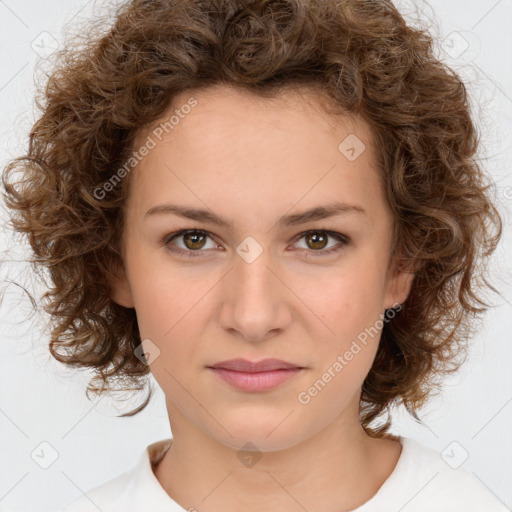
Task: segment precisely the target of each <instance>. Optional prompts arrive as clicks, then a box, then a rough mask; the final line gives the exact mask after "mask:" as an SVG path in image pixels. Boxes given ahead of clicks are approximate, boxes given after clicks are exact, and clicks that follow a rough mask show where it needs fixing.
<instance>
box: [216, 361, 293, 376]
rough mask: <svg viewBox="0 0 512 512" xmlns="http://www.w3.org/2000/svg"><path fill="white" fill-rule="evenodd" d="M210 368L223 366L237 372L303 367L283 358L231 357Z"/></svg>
mask: <svg viewBox="0 0 512 512" xmlns="http://www.w3.org/2000/svg"><path fill="white" fill-rule="evenodd" d="M208 368H223V369H225V370H234V371H237V372H249V373H255V372H266V371H271V370H287V369H290V368H301V366H298V365H296V364H293V363H288V362H287V361H282V360H281V359H262V360H261V361H257V362H251V361H248V360H247V359H240V358H238V359H229V360H227V361H220V362H219V363H215V364H214V365H211V366H209V367H208Z"/></svg>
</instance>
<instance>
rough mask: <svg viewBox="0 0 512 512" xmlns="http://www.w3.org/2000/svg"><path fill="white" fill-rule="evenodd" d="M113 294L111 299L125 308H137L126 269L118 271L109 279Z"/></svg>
mask: <svg viewBox="0 0 512 512" xmlns="http://www.w3.org/2000/svg"><path fill="white" fill-rule="evenodd" d="M109 283H110V288H111V293H110V298H111V299H112V300H113V301H114V302H115V303H116V304H119V305H120V306H123V307H125V308H133V307H135V305H134V302H133V296H132V291H131V288H130V283H129V282H128V277H127V275H126V271H125V270H124V268H122V269H119V270H117V271H116V273H115V275H113V276H111V277H110V278H109Z"/></svg>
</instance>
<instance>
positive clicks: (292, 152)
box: [131, 86, 383, 215]
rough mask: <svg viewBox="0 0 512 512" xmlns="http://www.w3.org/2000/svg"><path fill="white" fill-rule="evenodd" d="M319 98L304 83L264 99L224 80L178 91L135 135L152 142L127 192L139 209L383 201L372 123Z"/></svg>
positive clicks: (234, 210)
mask: <svg viewBox="0 0 512 512" xmlns="http://www.w3.org/2000/svg"><path fill="white" fill-rule="evenodd" d="M320 99H321V98H320V97H319V96H318V94H317V93H315V92H312V91H307V90H306V91H300V92H296V91H285V92H283V93H281V94H280V95H277V96H276V97H273V98H271V99H268V98H262V97H259V96H256V95H254V94H251V93H249V92H247V91H240V90H238V89H234V88H231V87H225V86H222V87H213V88H210V89H206V90H199V91H197V90H190V91H186V92H182V93H180V94H179V95H177V96H176V97H175V98H174V101H173V103H172V106H171V107H170V108H169V109H168V111H167V112H166V114H165V115H164V116H162V119H161V120H159V121H158V122H157V123H154V124H153V125H152V126H150V127H149V128H147V129H145V130H144V131H141V133H140V134H139V136H138V140H137V142H138V144H142V143H143V142H144V141H145V140H147V138H148V137H150V138H152V140H153V141H154V143H155V144H154V147H153V148H152V149H151V150H150V151H149V153H148V154H147V156H145V157H144V159H143V160H142V161H141V162H140V163H139V164H138V165H137V167H136V169H135V170H134V174H135V175H134V176H133V182H132V184H131V187H132V188H133V190H132V194H131V195H133V196H134V200H136V203H137V204H138V205H140V208H146V209H147V208H150V207H152V206H154V205H156V204H158V203H159V202H161V203H163V202H165V201H166V200H169V199H170V198H172V199H173V202H176V201H175V199H176V198H180V197H181V198H183V201H184V203H186V204H191V203H194V204H196V205H199V203H203V204H202V205H201V206H203V207H204V206H205V205H208V206H210V205H216V206H220V205H221V204H222V207H223V208H224V211H225V212H228V211H229V210H230V209H232V210H233V213H236V214H238V215H240V214H241V212H240V209H248V210H250V209H251V208H252V211H251V213H252V215H253V214H254V208H258V207H259V210H261V209H262V207H263V208H265V207H266V208H267V209H268V208H270V207H271V206H277V205H280V208H281V209H282V208H286V206H291V205H293V204H294V203H297V201H301V203H302V204H301V206H302V207H304V208H306V207H307V206H309V204H310V203H315V204H316V203H318V202H319V201H320V202H325V201H331V200H339V201H343V200H346V202H352V203H353V202H354V201H360V202H372V201H373V202H374V203H375V202H376V201H377V203H378V202H379V201H380V202H382V200H383V195H382V190H381V187H380V183H379V177H378V170H377V168H376V162H375V158H374V148H373V140H372V136H371V131H370V129H369V127H368V126H367V125H366V123H364V122H363V121H362V120H361V119H360V118H357V117H352V116H346V115H345V116H342V115H337V116H333V115H330V114H328V113H326V112H325V111H324V110H323V108H322V106H321V103H320ZM191 100H193V101H191ZM185 105H194V106H193V107H187V108H185V107H184V106H185ZM171 117H174V119H173V120H172V121H173V122H170V120H171ZM354 156H355V157H356V158H354ZM377 203H376V204H375V206H377ZM226 215H229V213H226Z"/></svg>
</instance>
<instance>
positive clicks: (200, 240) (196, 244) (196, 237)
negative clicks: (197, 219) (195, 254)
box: [183, 231, 207, 250]
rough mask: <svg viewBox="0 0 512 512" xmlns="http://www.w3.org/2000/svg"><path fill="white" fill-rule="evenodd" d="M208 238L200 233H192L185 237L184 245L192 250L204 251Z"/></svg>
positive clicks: (186, 234)
mask: <svg viewBox="0 0 512 512" xmlns="http://www.w3.org/2000/svg"><path fill="white" fill-rule="evenodd" d="M206 238H207V236H206V235H205V234H204V233H201V232H199V231H191V232H189V233H185V234H184V235H183V243H184V244H185V247H186V248H187V249H190V250H194V249H202V248H203V247H204V245H205V240H206Z"/></svg>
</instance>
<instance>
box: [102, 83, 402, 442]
mask: <svg viewBox="0 0 512 512" xmlns="http://www.w3.org/2000/svg"><path fill="white" fill-rule="evenodd" d="M191 98H193V100H191ZM184 105H194V106H193V107H190V108H187V107H183V106H184ZM175 110H178V111H179V113H180V115H179V116H177V117H175V119H174V123H175V124H174V125H173V127H172V128H169V124H168V125H167V130H162V125H160V127H159V124H158V123H157V124H155V127H151V128H150V129H148V130H147V131H145V132H144V133H141V134H139V138H138V143H137V144H138V145H137V148H138V147H140V146H142V145H144V144H147V146H148V147H151V148H150V149H149V150H148V151H147V154H146V156H144V158H142V159H141V161H140V163H139V164H138V165H137V167H136V168H135V169H134V170H133V171H132V172H133V175H132V176H130V179H131V180H132V181H131V183H130V196H129V198H128V200H127V203H126V213H125V215H126V217H125V230H124V232H123V259H124V266H125V268H124V271H123V272H122V273H121V274H120V276H119V279H118V280H117V281H116V282H115V283H113V287H114V293H113V295H112V298H113V299H114V300H115V301H116V302H117V303H119V304H121V305H123V306H125V307H133V308H135V311H136V314H137V319H138V324H139V329H140V334H141V338H142V339H143V340H144V342H143V347H144V350H145V352H147V353H148V360H149V363H150V368H151V372H152V374H153V375H154V377H155V379H156V380H157V382H158V384H159V385H160V386H161V388H162V390H163V391H164V393H165V396H166V403H167V408H168V413H169V418H170V422H171V429H172V432H173V435H174V437H176V436H177V435H181V433H185V432H189V431H191V429H192V430H193V429H196V430H197V431H201V432H202V433H205V434H207V435H208V436H209V437H210V438H213V439H215V440H217V441H219V442H221V443H223V444H224V445H226V446H231V447H233V448H240V447H242V446H243V445H245V443H247V442H248V441H250V442H252V443H253V444H255V445H256V446H257V447H258V448H259V449H260V450H262V451H272V450H277V449H285V448H288V447H292V446H294V445H296V444H298V443H300V442H302V441H304V440H306V439H308V438H310V437H312V436H313V435H315V434H316V433H318V432H320V431H321V430H322V429H325V428H327V427H328V426H329V425H331V424H333V422H341V423H343V424H344V425H345V426H346V427H347V428H360V427H359V396H360V390H361V386H362V383H363V380H364V378H365V376H366V374H367V373H368V371H369V370H370V368H371V365H372V362H373V360H374V358H375V354H376V351H377V348H378V343H379V338H380V331H381V329H382V326H383V324H384V323H385V322H384V323H383V321H382V318H383V314H384V312H385V310H386V308H391V307H393V306H396V305H397V304H399V303H401V302H403V301H404V300H405V298H406V297H407V294H408V292H409V289H410V286H411V280H412V275H411V274H409V273H403V272H398V271H395V270H394V268H393V266H389V267H388V265H389V263H390V261H389V253H390V247H391V242H392V229H393V217H392V215H391V212H390V210H389V207H388V205H387V203H386V200H385V196H384V192H383V190H382V187H381V184H380V182H379V178H378V170H377V168H376V163H375V155H374V152H373V149H372V139H371V134H370V131H369V129H368V127H367V126H366V125H365V124H364V123H363V122H362V121H361V120H358V119H353V118H348V117H336V118H334V117H331V116H329V115H328V114H325V113H324V112H323V111H322V109H321V107H320V105H319V104H318V103H317V96H315V95H314V94H312V93H307V92H303V93H301V94H299V93H297V92H290V91H287V92H283V93H282V94H281V96H280V97H279V98H276V99H272V100H269V99H261V98H258V97H256V96H253V95H251V94H249V93H247V92H240V91H237V90H235V89H231V88H228V87H225V86H222V87H215V88H210V89H208V90H203V91H195V92H194V91H191V92H187V93H183V94H181V95H179V96H178V97H176V98H175V101H174V103H173V106H172V109H170V110H169V115H168V116H166V117H165V119H163V122H164V123H165V121H166V120H168V119H169V118H170V116H171V115H172V114H173V112H174V111H175ZM176 120H178V121H177V122H176ZM148 137H149V138H150V139H151V140H152V141H153V142H149V140H150V139H148ZM347 137H348V138H347ZM148 142H149V143H148ZM334 204H338V206H339V205H344V206H343V207H341V208H338V211H337V212H334V213H333V212H331V215H327V214H326V212H327V210H329V209H330V208H331V207H332V205H334ZM162 205H173V207H170V206H168V207H167V208H165V207H163V208H156V209H155V207H162ZM174 207H176V208H174ZM177 208H181V209H183V210H182V213H183V212H184V209H186V210H187V211H188V215H185V214H184V213H183V215H181V214H179V212H178V210H177ZM314 209H318V210H317V211H316V214H315V212H313V214H310V215H303V214H304V213H305V212H307V211H311V210H314ZM323 209H325V211H324V210H323ZM192 210H205V212H206V214H207V215H205V214H199V213H198V212H195V213H194V212H192ZM215 219H217V220H218V219H222V220H224V221H225V222H224V224H222V223H219V222H215ZM183 230H187V231H188V233H183V232H182V231H183ZM308 232H309V233H308ZM234 358H243V359H246V360H248V361H251V362H257V361H261V360H263V359H267V358H275V359H280V360H283V361H286V362H288V363H291V365H292V366H294V367H298V368H300V369H298V370H297V369H296V370H288V371H285V370H282V369H281V370H275V371H273V372H268V373H266V374H265V375H263V374H260V376H256V375H255V374H252V375H247V374H240V373H238V374H236V373H235V372H233V371H229V370H213V369H212V368H210V367H212V366H214V365H216V363H219V362H221V361H226V360H230V359H234ZM229 376H232V377H233V376H235V377H236V376H238V380H237V381H236V382H235V383H233V382H231V381H230V382H228V381H227V380H225V379H226V378H229ZM280 378H282V379H283V380H282V381H281V382H280V383H277V382H278V381H279V379H280ZM272 379H276V380H272ZM243 383H245V385H247V386H252V387H250V388H247V387H246V388H243V387H241V386H243V385H244V384H243ZM265 384H266V385H267V386H266V387H265ZM258 386H260V387H258Z"/></svg>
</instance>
